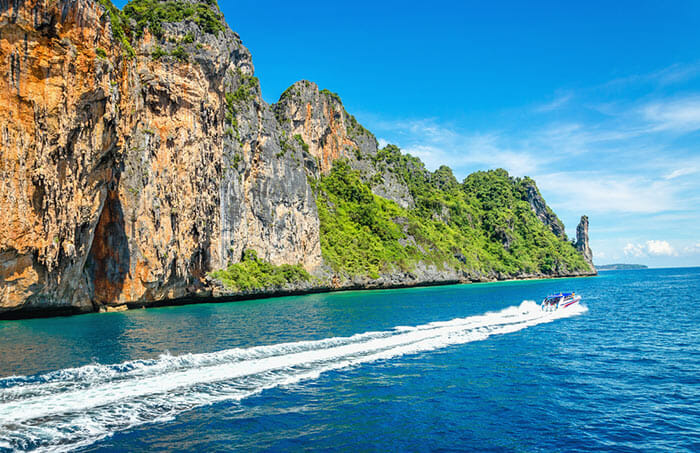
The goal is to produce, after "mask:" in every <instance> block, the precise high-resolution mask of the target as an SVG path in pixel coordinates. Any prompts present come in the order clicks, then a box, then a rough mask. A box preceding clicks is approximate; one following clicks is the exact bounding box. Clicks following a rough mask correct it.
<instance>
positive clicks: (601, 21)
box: [116, 0, 700, 266]
mask: <svg viewBox="0 0 700 453" xmlns="http://www.w3.org/2000/svg"><path fill="white" fill-rule="evenodd" d="M123 3H124V2H116V4H117V5H118V6H123ZM574 3H575V4H574ZM219 4H220V6H221V9H222V11H223V12H224V14H225V16H226V18H227V21H228V23H229V25H230V26H231V27H232V28H233V29H234V30H235V31H236V32H238V33H239V34H240V35H241V38H242V39H243V42H244V44H245V45H246V46H247V47H248V48H249V49H250V50H251V52H252V54H253V62H254V64H255V66H256V73H257V75H258V77H259V78H260V80H261V86H262V90H263V96H264V97H265V99H266V100H267V101H268V102H275V101H276V100H277V98H278V97H279V95H280V94H281V93H282V92H283V91H284V90H285V89H286V88H287V87H288V86H289V85H291V84H292V83H293V82H295V81H297V80H301V79H307V80H312V81H314V82H317V83H318V84H319V85H320V86H321V87H324V88H328V89H330V90H331V91H335V92H337V93H339V94H340V96H341V97H342V98H343V101H344V103H345V105H346V108H347V109H348V111H349V112H351V113H353V114H355V116H357V118H358V119H359V120H360V121H361V122H362V123H363V124H364V125H365V126H366V127H367V128H368V129H370V130H371V131H373V132H374V133H375V134H376V135H377V137H378V138H379V139H380V141H381V142H382V143H384V142H388V143H395V144H397V145H399V146H400V147H401V148H402V149H404V150H405V151H407V152H410V153H411V154H414V155H417V156H419V157H420V158H421V159H423V160H424V162H426V164H427V165H428V167H430V168H436V167H437V166H439V165H441V164H447V165H449V166H451V167H452V168H453V169H454V171H455V174H456V175H457V176H458V177H459V178H463V177H465V176H466V175H468V174H469V173H470V172H472V171H475V170H480V169H488V168H496V167H503V168H506V169H507V170H508V171H509V172H511V174H513V175H517V176H523V175H528V176H532V177H533V178H535V180H536V181H537V182H538V185H539V187H540V190H541V191H542V193H543V195H544V197H545V199H546V200H547V201H548V202H549V204H550V205H551V206H552V207H553V208H554V210H555V211H556V212H557V214H559V216H560V217H561V218H562V220H563V221H564V223H565V224H566V226H567V231H568V233H569V234H570V235H573V234H574V230H575V227H576V224H577V222H578V219H579V217H580V215H581V214H584V213H585V214H588V216H589V217H590V221H591V242H592V247H593V252H594V254H595V261H596V263H600V264H604V263H611V262H634V263H642V264H648V265H651V266H683V265H700V226H699V225H700V146H699V144H700V140H699V139H700V53H698V49H700V33H699V32H698V30H700V2H696V1H674V2H658V1H654V2H652V1H615V2H610V1H606V2H602V1H587V2H560V1H557V2H555V1H551V2H545V1H529V2H522V1H520V2H511V1H488V2H486V1H481V2H476V1H441V0H437V1H433V2H415V3H412V2H407V1H401V2H399V1H382V2H377V1H373V2H370V1H364V0H357V1H355V2H352V3H347V2H327V1H326V2H319V1H315V0H307V1H305V2H265V1H259V0H258V1H253V0H244V1H223V0H222V1H219Z"/></svg>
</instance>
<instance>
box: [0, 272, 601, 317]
mask: <svg viewBox="0 0 700 453" xmlns="http://www.w3.org/2000/svg"><path fill="white" fill-rule="evenodd" d="M597 276H598V273H590V274H569V275H547V276H523V277H512V278H505V279H484V280H459V279H445V280H431V281H412V282H405V283H398V284H374V285H372V284H359V283H351V284H347V285H343V286H339V287H332V286H311V287H306V288H274V289H268V290H259V291H253V292H245V293H231V294H222V295H219V296H215V295H213V291H209V292H207V293H203V294H201V295H192V296H187V297H180V298H174V299H162V300H155V301H151V302H143V301H141V302H126V303H123V304H119V305H112V306H103V307H101V308H100V309H99V310H83V309H81V308H80V307H75V306H66V307H45V308H30V309H26V308H25V309H19V310H15V311H7V312H5V313H0V321H21V320H28V319H48V318H65V317H71V316H78V315H87V314H106V313H120V312H125V311H131V310H146V309H150V308H163V307H179V306H185V305H198V304H218V303H231V302H243V301H250V300H264V299H274V298H278V297H292V296H306V295H311V294H328V293H340V292H346V291H377V290H391V289H409V288H430V287H436V286H450V285H473V284H484V283H506V282H518V281H528V280H559V279H566V278H589V277H597Z"/></svg>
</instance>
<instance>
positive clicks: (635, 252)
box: [623, 242, 644, 257]
mask: <svg viewBox="0 0 700 453" xmlns="http://www.w3.org/2000/svg"><path fill="white" fill-rule="evenodd" d="M623 251H624V253H625V256H635V257H639V256H644V248H643V247H642V246H641V245H639V244H632V243H631V242H630V243H628V244H627V245H626V246H625V249H624V250H623Z"/></svg>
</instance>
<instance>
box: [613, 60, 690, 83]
mask: <svg viewBox="0 0 700 453" xmlns="http://www.w3.org/2000/svg"><path fill="white" fill-rule="evenodd" d="M698 76H700V62H695V63H690V64H679V63H677V64H673V65H671V66H668V67H666V68H662V69H659V70H658V71H652V72H649V73H643V74H631V75H628V76H625V77H619V78H616V79H613V80H610V81H608V82H606V83H605V84H603V86H604V87H610V88H622V87H628V86H632V85H656V86H661V87H665V86H669V85H673V84H677V83H682V82H685V81H688V80H691V79H693V78H696V77H698Z"/></svg>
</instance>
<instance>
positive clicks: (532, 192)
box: [524, 178, 587, 239]
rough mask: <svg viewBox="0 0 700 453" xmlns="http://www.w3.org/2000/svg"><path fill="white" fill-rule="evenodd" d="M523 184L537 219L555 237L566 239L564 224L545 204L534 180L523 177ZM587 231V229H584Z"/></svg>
mask: <svg viewBox="0 0 700 453" xmlns="http://www.w3.org/2000/svg"><path fill="white" fill-rule="evenodd" d="M524 186H525V191H526V196H527V201H528V203H530V207H531V208H532V211H533V212H534V213H535V215H536V216H537V218H538V219H540V220H541V221H542V223H544V224H545V225H547V226H548V227H549V229H550V230H552V233H554V234H555V235H556V236H557V237H559V238H561V239H566V230H565V229H564V224H563V223H562V221H561V220H559V217H557V215H556V214H554V212H553V211H552V210H551V209H550V208H549V206H547V203H545V201H544V199H543V198H542V195H541V194H540V191H539V190H538V189H537V185H536V184H535V181H533V180H532V179H530V178H525V180H524ZM586 231H587V230H586Z"/></svg>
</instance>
